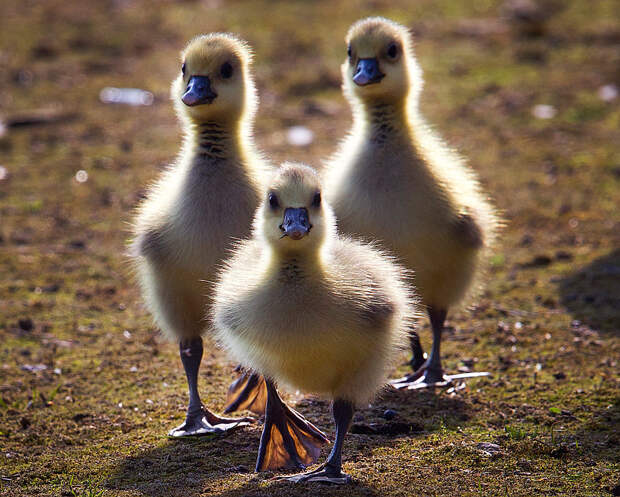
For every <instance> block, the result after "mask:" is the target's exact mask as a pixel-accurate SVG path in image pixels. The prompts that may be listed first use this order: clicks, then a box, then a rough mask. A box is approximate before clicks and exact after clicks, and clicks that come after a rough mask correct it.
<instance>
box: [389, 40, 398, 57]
mask: <svg viewBox="0 0 620 497" xmlns="http://www.w3.org/2000/svg"><path fill="white" fill-rule="evenodd" d="M387 54H388V56H389V57H391V58H392V59H393V58H395V57H396V56H397V55H398V47H397V46H396V43H390V45H389V46H388V49H387Z"/></svg>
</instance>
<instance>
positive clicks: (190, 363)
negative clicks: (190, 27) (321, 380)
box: [130, 33, 270, 437]
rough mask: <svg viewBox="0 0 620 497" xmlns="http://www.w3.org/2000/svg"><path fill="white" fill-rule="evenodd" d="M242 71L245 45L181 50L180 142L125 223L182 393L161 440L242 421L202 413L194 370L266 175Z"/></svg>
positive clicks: (227, 37) (197, 44) (246, 66)
mask: <svg viewBox="0 0 620 497" xmlns="http://www.w3.org/2000/svg"><path fill="white" fill-rule="evenodd" d="M250 64H251V52H250V48H249V46H248V45H247V44H246V43H245V42H244V41H242V40H240V39H239V38H237V37H235V36H234V35H231V34H226V33H212V34H208V35H201V36H198V37H196V38H194V39H193V40H191V41H190V42H189V44H188V45H187V46H186V47H185V49H184V50H183V52H182V54H181V64H180V71H179V74H178V76H177V77H176V79H175V80H174V81H173V83H172V87H171V98H172V101H173V102H174V107H175V110H176V113H177V115H178V117H179V119H180V121H181V123H182V126H183V130H184V134H185V139H184V142H183V145H182V147H181V150H180V153H179V156H178V158H177V160H176V161H175V162H174V163H173V164H172V165H171V166H170V167H169V168H168V169H167V170H166V171H165V172H163V174H161V175H160V177H159V179H158V180H157V181H156V182H155V183H154V184H153V185H151V186H150V188H149V189H148V192H147V194H146V199H145V200H144V201H143V202H142V203H141V204H140V205H139V207H138V208H137V213H136V215H135V221H134V225H133V238H132V240H131V250H130V253H131V255H132V256H133V261H134V265H135V269H136V273H137V276H138V280H139V284H140V288H141V291H142V295H143V298H144V300H145V303H146V306H147V307H148V309H149V310H150V312H151V314H152V316H153V318H154V321H155V323H156V324H157V325H158V327H159V328H160V329H161V330H162V332H163V333H164V335H166V336H167V337H168V338H169V339H171V340H174V341H178V342H179V352H180V356H181V362H182V364H183V367H184V370H185V373H186V376H187V383H188V388H189V405H188V408H187V414H186V418H185V421H184V422H183V423H182V424H181V425H180V426H178V427H176V428H174V429H172V430H171V431H170V432H169V436H171V437H185V436H196V435H205V434H208V433H220V432H223V431H226V430H228V429H231V428H235V427H239V426H245V425H247V424H248V422H249V418H226V417H221V416H218V415H216V414H215V413H213V412H212V411H211V410H209V409H208V408H207V407H205V406H203V404H202V402H201V400H200V396H199V393H198V370H199V368H200V361H201V359H202V355H203V340H202V334H203V332H204V331H205V328H206V326H205V321H204V310H205V306H207V305H208V304H209V302H210V297H209V295H210V284H209V283H208V282H209V281H211V280H212V279H213V277H214V275H215V272H216V268H217V267H218V265H219V264H220V263H221V262H222V260H223V258H224V257H225V256H226V254H227V251H228V250H229V249H230V248H231V246H232V242H233V240H234V239H238V238H244V237H247V236H248V235H249V234H250V228H251V223H252V218H253V215H254V212H255V210H256V208H257V206H258V204H259V199H260V197H261V195H262V194H261V192H262V189H263V188H264V186H263V184H262V181H263V180H262V179H261V178H263V177H264V174H265V171H269V169H270V166H269V165H268V164H267V163H266V161H265V160H264V159H263V158H262V157H261V156H260V154H259V153H258V152H257V150H256V148H255V147H254V144H253V138H252V123H253V118H254V113H255V108H256V105H257V97H256V91H255V87H254V82H253V79H252V75H251V73H250Z"/></svg>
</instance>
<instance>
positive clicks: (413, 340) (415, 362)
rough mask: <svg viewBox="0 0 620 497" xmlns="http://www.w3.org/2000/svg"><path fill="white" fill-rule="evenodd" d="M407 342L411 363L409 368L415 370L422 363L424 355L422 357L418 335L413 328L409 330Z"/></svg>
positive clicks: (424, 359)
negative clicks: (409, 346) (409, 347)
mask: <svg viewBox="0 0 620 497" xmlns="http://www.w3.org/2000/svg"><path fill="white" fill-rule="evenodd" d="M409 343H410V344H411V360H410V361H409V364H410V365H411V369H412V370H413V371H414V372H415V371H417V370H418V369H420V368H421V367H422V366H423V365H424V363H425V362H426V357H424V350H423V349H422V344H421V343H420V336H419V335H418V332H417V331H415V330H414V329H412V330H410V331H409Z"/></svg>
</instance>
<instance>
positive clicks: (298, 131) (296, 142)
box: [286, 126, 314, 147]
mask: <svg viewBox="0 0 620 497" xmlns="http://www.w3.org/2000/svg"><path fill="white" fill-rule="evenodd" d="M286 141H287V142H289V144H291V145H293V146H294V147H307V146H308V145H310V144H311V143H312V142H313V141H314V132H313V131H312V130H311V129H308V128H306V127H305V126H292V127H290V128H289V129H287V130H286Z"/></svg>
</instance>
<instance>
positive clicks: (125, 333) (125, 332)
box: [123, 330, 131, 340]
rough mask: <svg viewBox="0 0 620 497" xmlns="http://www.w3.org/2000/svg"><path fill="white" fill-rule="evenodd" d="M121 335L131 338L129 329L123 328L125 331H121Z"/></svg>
mask: <svg viewBox="0 0 620 497" xmlns="http://www.w3.org/2000/svg"><path fill="white" fill-rule="evenodd" d="M123 336H124V337H125V338H126V339H127V340H129V339H130V338H131V333H130V331H129V330H125V331H123Z"/></svg>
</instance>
